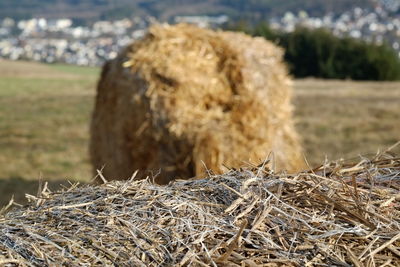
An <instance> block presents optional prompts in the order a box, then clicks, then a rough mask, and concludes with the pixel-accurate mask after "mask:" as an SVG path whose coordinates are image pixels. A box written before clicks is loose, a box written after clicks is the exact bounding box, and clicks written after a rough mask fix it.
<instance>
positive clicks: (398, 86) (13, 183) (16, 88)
mask: <svg viewBox="0 0 400 267" xmlns="http://www.w3.org/2000/svg"><path fill="white" fill-rule="evenodd" d="M99 72H100V70H99V69H98V68H84V67H75V66H64V65H43V64H38V63H28V62H10V61H1V60H0V206H2V205H4V204H5V203H6V202H8V200H9V199H10V198H11V196H12V195H14V196H15V200H16V202H20V203H23V202H24V193H30V194H36V191H37V188H38V184H39V182H38V181H39V180H40V179H42V180H45V181H49V182H50V188H54V189H55V188H57V187H59V186H60V184H66V181H67V180H69V181H73V182H76V181H79V182H82V183H86V182H89V181H90V179H91V178H92V174H91V168H90V164H89V157H88V152H87V147H88V138H89V121H90V115H91V111H92V108H93V100H94V94H95V84H96V81H97V78H98V75H99ZM294 104H295V108H296V110H295V115H296V116H295V119H296V125H297V129H298V131H299V133H300V135H301V137H302V140H303V144H304V148H305V150H304V154H305V157H306V159H307V161H308V162H309V164H310V165H311V166H314V165H317V164H319V163H322V162H323V161H324V160H325V159H326V158H327V159H330V160H335V159H340V158H344V159H349V158H357V157H359V155H360V154H363V155H366V154H374V153H376V152H377V151H378V150H382V149H385V148H387V147H389V146H390V145H393V144H394V143H395V142H397V141H399V140H400V116H399V114H400V83H382V82H381V83H374V82H351V81H324V80H311V79H310V80H297V81H295V90H294Z"/></svg>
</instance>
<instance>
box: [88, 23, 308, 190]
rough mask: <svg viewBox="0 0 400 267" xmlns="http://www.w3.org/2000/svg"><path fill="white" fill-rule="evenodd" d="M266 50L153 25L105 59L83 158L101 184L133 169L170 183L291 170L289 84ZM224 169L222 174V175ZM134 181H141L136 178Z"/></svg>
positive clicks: (271, 50) (297, 153) (294, 156)
mask: <svg viewBox="0 0 400 267" xmlns="http://www.w3.org/2000/svg"><path fill="white" fill-rule="evenodd" d="M282 54H283V52H282V50H281V49H280V48H278V47H276V46H275V45H274V44H272V43H270V42H268V41H266V40H264V39H261V38H251V37H249V36H247V35H244V34H241V33H232V32H214V31H211V30H206V29H199V28H196V27H194V26H189V25H177V26H168V25H159V26H153V27H152V28H150V30H149V33H148V34H147V36H145V37H144V39H143V40H141V41H138V42H136V43H134V44H132V45H131V46H130V47H128V48H127V49H125V50H124V51H122V52H121V53H120V55H119V56H118V57H117V58H116V59H115V60H113V61H111V62H108V63H107V64H106V65H105V66H104V68H103V72H102V75H101V79H100V81H99V84H98V88H97V100H96V107H95V110H94V113H93V120H92V127H91V158H92V162H93V165H94V168H95V169H100V168H102V167H103V165H104V166H105V167H104V170H103V172H104V174H105V176H106V177H109V179H126V178H128V177H130V176H131V175H132V173H133V172H134V171H135V170H137V169H139V170H142V171H143V170H147V171H148V172H146V173H145V175H148V174H149V171H152V172H153V175H156V174H157V172H158V171H159V170H160V171H161V173H160V174H159V175H158V176H157V179H158V180H157V181H158V182H159V183H166V182H168V181H169V180H170V179H171V178H177V177H180V178H189V177H193V176H200V175H203V174H204V171H205V166H206V167H207V168H208V169H211V170H213V171H214V172H215V173H221V172H222V171H223V170H224V166H228V167H239V166H242V165H243V164H244V162H249V161H250V162H253V163H256V164H258V163H259V162H261V161H262V160H264V159H265V158H266V157H267V156H268V155H269V153H270V152H273V154H274V157H275V160H274V162H275V164H276V166H275V168H276V169H278V170H279V169H287V170H289V171H294V170H296V169H297V170H298V169H299V167H300V166H302V163H303V162H302V156H301V150H300V145H299V142H298V138H297V134H296V133H295V131H294V127H293V123H292V116H291V115H292V114H291V113H292V105H291V103H290V100H291V85H290V79H289V78H288V75H287V70H286V68H285V66H284V64H283V63H282ZM225 170H226V169H225ZM139 176H142V174H139Z"/></svg>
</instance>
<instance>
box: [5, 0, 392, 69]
mask: <svg viewBox="0 0 400 267" xmlns="http://www.w3.org/2000/svg"><path fill="white" fill-rule="evenodd" d="M386 2H387V4H386V5H380V6H378V7H376V8H375V9H373V10H368V9H362V8H354V9H352V10H349V11H347V12H345V13H341V14H326V15H325V16H323V17H311V16H309V15H308V14H307V12H305V11H301V12H298V13H291V12H287V13H286V14H284V16H282V17H279V18H278V17H275V18H271V19H270V20H269V21H267V22H268V23H269V25H270V26H271V27H272V28H273V29H277V30H282V31H285V32H292V31H294V30H295V28H296V27H298V26H303V27H308V28H313V29H315V28H326V29H328V30H330V31H331V32H332V33H333V34H334V35H336V36H342V37H344V36H349V37H353V38H358V39H362V40H365V41H367V42H374V43H377V44H383V43H387V44H388V45H390V46H391V47H392V48H393V49H394V50H395V51H397V53H398V55H399V57H400V15H399V13H398V12H397V15H396V13H394V12H390V11H391V10H390V9H396V8H397V9H398V8H399V6H400V3H399V2H400V1H389V0H388V1H386ZM397 9H396V10H397ZM174 22H175V23H180V22H185V23H193V24H196V25H198V26H200V27H212V28H221V27H223V26H224V25H226V24H227V23H228V22H230V18H229V17H228V16H226V15H220V16H177V17H175V18H174ZM153 23H157V20H156V19H155V18H154V17H144V18H141V17H133V18H129V19H128V18H126V19H121V20H115V21H97V22H94V23H92V24H91V25H90V26H77V25H74V24H73V21H72V20H71V19H66V18H60V19H44V18H32V19H29V20H19V21H17V20H14V19H11V18H4V19H0V58H6V59H11V60H33V61H40V62H46V63H56V62H59V63H67V64H74V65H82V66H100V65H102V64H103V63H104V62H105V61H107V60H109V59H112V58H114V57H116V56H117V53H118V51H120V50H121V48H123V47H125V46H126V45H128V44H130V43H131V42H133V41H135V40H137V39H139V38H141V37H142V36H143V35H144V34H145V32H146V29H147V27H148V26H149V25H151V24H153Z"/></svg>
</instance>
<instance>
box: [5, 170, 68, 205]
mask: <svg viewBox="0 0 400 267" xmlns="http://www.w3.org/2000/svg"><path fill="white" fill-rule="evenodd" d="M44 182H46V180H43V184H44ZM47 182H48V188H49V189H50V190H51V191H56V190H60V189H61V188H62V187H63V186H66V187H69V183H68V180H63V179H59V180H51V181H47ZM38 188H39V180H25V179H23V178H21V177H9V178H0V209H1V208H2V207H3V206H5V205H7V204H8V203H9V201H10V199H11V198H12V197H13V196H14V202H16V203H18V204H22V205H25V204H27V203H28V201H27V199H26V198H25V194H31V195H34V196H36V195H37V193H38Z"/></svg>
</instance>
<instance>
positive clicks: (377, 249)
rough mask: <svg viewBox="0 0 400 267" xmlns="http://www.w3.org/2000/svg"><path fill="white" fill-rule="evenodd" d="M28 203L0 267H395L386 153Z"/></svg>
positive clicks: (398, 205)
mask: <svg viewBox="0 0 400 267" xmlns="http://www.w3.org/2000/svg"><path fill="white" fill-rule="evenodd" d="M30 199H31V200H33V203H32V204H31V205H30V206H28V207H25V208H23V209H20V210H16V211H13V212H9V213H8V214H6V215H5V217H3V218H0V223H1V224H0V265H6V266H16V265H20V266H25V265H26V266H50V265H61V264H65V265H72V266H78V265H122V266H124V265H131V266H163V265H165V266H170V265H176V266H182V265H184V266H257V265H260V264H266V266H275V265H276V266H277V265H280V264H281V265H282V264H283V265H288V266H300V265H301V266H332V265H335V266H364V265H365V266H374V265H375V266H384V265H386V266H399V265H400V249H399V246H400V158H398V157H395V156H393V155H388V154H386V155H379V156H377V157H376V158H374V159H363V160H362V161H361V162H359V163H358V164H355V165H349V164H339V163H331V164H326V165H325V166H322V167H320V168H318V169H315V170H314V171H310V172H304V173H299V174H297V175H294V176H288V175H277V174H273V172H271V171H269V170H266V169H264V168H263V167H262V166H259V167H257V168H254V169H248V170H232V171H230V172H229V173H226V174H224V175H218V176H211V177H210V178H209V179H202V180H192V181H178V182H174V183H172V184H170V185H168V186H165V187H162V186H157V185H153V184H151V183H150V182H149V181H148V180H143V181H126V182H113V183H106V184H104V185H101V186H96V187H94V186H86V187H72V188H70V189H69V190H67V191H65V192H57V193H51V192H49V191H48V190H47V189H45V190H44V191H43V194H42V196H41V197H40V198H35V197H32V196H31V197H30Z"/></svg>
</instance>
